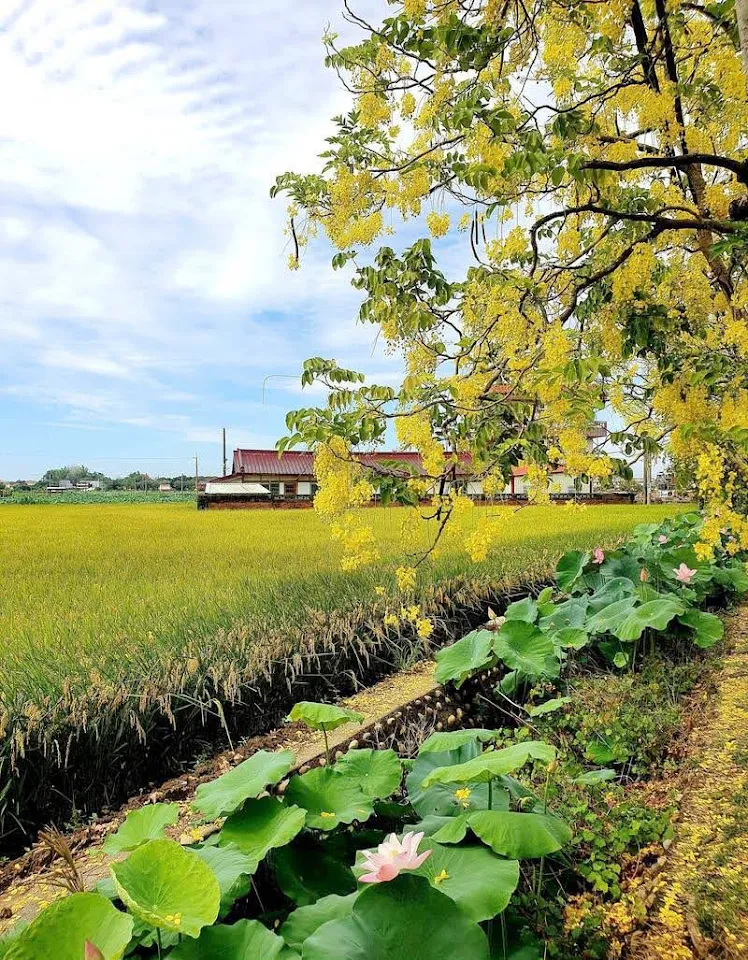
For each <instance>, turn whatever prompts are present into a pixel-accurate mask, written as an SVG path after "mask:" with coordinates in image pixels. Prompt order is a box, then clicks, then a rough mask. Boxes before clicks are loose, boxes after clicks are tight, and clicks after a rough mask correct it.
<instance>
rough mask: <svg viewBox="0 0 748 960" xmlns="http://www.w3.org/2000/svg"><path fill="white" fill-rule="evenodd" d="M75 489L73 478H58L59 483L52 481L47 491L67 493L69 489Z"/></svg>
mask: <svg viewBox="0 0 748 960" xmlns="http://www.w3.org/2000/svg"><path fill="white" fill-rule="evenodd" d="M73 489H74V487H73V481H72V480H58V481H57V483H51V484H50V485H49V486H48V487H47V493H66V492H67V491H68V490H73Z"/></svg>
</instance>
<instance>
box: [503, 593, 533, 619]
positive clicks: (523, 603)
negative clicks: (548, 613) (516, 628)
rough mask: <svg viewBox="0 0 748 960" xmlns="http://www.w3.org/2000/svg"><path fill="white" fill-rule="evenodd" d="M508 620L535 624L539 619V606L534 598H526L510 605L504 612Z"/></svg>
mask: <svg viewBox="0 0 748 960" xmlns="http://www.w3.org/2000/svg"><path fill="white" fill-rule="evenodd" d="M504 616H505V617H506V619H507V620H522V621H524V622H525V623H535V621H536V619H537V617H538V604H537V602H536V601H535V600H533V598H532V597H525V598H524V600H518V601H517V602H516V603H510V604H509V606H508V607H507V608H506V610H505V611H504Z"/></svg>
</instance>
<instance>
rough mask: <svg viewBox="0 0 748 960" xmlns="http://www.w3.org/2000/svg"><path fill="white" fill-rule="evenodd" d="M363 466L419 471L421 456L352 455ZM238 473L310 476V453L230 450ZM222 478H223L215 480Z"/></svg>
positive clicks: (465, 456) (519, 472)
mask: <svg viewBox="0 0 748 960" xmlns="http://www.w3.org/2000/svg"><path fill="white" fill-rule="evenodd" d="M356 456H357V458H358V459H359V460H360V461H361V463H363V464H364V466H367V467H373V466H375V465H377V464H381V463H388V461H390V462H392V461H397V462H399V463H402V464H407V465H408V466H410V467H414V468H415V469H416V470H418V471H421V470H422V466H421V454H420V453H416V452H415V451H412V450H377V451H375V452H373V453H360V454H356ZM459 460H460V463H459V466H458V467H457V472H458V473H459V474H460V475H463V476H464V475H466V474H469V473H470V469H469V465H470V462H471V457H470V454H469V453H461V454H459ZM550 472H551V473H563V472H564V468H563V467H554V468H553V469H552V470H551V471H550ZM512 473H513V474H514V476H515V477H524V476H525V474H526V473H527V467H512ZM241 474H259V475H261V476H268V477H279V476H285V477H295V476H309V477H311V476H314V454H313V453H312V452H311V451H310V450H286V451H284V452H283V453H282V454H280V455H278V451H277V450H234V467H233V474H232V476H231V478H229V477H226V478H225V479H226V480H228V479H236V477H237V476H238V475H241ZM218 479H219V480H220V479H223V478H220V477H219V478H218Z"/></svg>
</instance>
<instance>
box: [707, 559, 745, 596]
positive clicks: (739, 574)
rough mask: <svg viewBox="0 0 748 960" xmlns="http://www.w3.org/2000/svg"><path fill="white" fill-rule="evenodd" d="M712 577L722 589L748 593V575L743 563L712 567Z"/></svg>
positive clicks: (734, 562)
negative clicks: (726, 588)
mask: <svg viewBox="0 0 748 960" xmlns="http://www.w3.org/2000/svg"><path fill="white" fill-rule="evenodd" d="M712 576H713V577H714V580H715V582H716V583H718V584H719V585H720V586H722V587H728V588H730V589H732V590H734V591H735V592H736V593H746V592H748V573H747V572H746V569H745V566H744V565H743V564H742V563H739V562H736V561H733V562H732V563H731V564H730V565H729V566H725V567H712Z"/></svg>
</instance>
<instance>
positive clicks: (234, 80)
mask: <svg viewBox="0 0 748 960" xmlns="http://www.w3.org/2000/svg"><path fill="white" fill-rule="evenodd" d="M364 6H365V7H367V6H368V7H369V8H370V10H371V11H377V10H378V11H380V12H386V10H387V7H386V4H385V3H384V0H365V3H364ZM330 20H333V21H335V22H336V23H337V20H338V10H337V4H334V5H333V4H330V3H329V0H304V2H303V3H299V2H298V0H276V2H275V3H273V4H272V5H271V6H270V7H268V6H267V5H264V6H263V5H260V4H257V3H253V2H251V0H17V2H15V3H12V2H11V3H10V4H9V5H6V6H5V8H4V9H3V10H1V11H0V87H1V88H2V90H3V97H2V99H1V100H0V132H1V134H2V136H1V137H0V203H1V204H2V210H3V217H2V219H0V342H2V343H3V351H2V353H0V377H1V378H2V381H3V382H4V383H5V395H6V396H16V397H19V398H20V397H27V398H29V399H32V400H33V402H34V403H36V404H39V405H45V404H47V405H50V406H54V407H55V416H56V417H59V416H60V414H61V413H62V415H63V419H69V418H72V419H73V420H75V419H76V418H78V419H80V420H81V421H85V420H90V419H91V418H99V419H100V420H101V421H104V422H112V423H115V422H117V423H127V424H130V425H132V426H138V427H139V428H140V429H143V430H148V429H171V430H175V431H181V432H182V433H183V435H184V436H185V437H186V438H188V439H190V440H192V439H195V438H196V437H198V436H202V435H203V434H202V433H201V431H206V435H207V432H211V431H212V430H213V428H212V427H210V423H211V422H213V421H215V422H221V420H222V419H224V416H225V412H226V410H227V408H228V409H230V408H231V405H232V402H234V401H236V402H241V398H242V397H243V396H245V395H246V394H247V393H251V392H252V391H254V392H255V393H257V391H258V390H259V388H260V384H261V382H262V378H263V377H264V376H265V375H267V374H270V373H277V372H282V373H295V372H296V371H297V370H298V367H299V363H300V360H301V359H302V358H303V357H305V356H307V355H310V354H313V353H326V354H327V353H331V354H332V355H338V354H339V356H338V357H337V358H338V359H339V360H340V362H353V361H357V362H358V361H363V362H365V363H370V364H371V365H372V366H379V367H381V366H382V364H384V366H385V367H387V366H388V361H385V360H383V359H382V357H381V355H379V354H378V355H376V356H375V357H374V358H373V359H372V358H371V348H372V345H373V335H372V334H373V329H372V328H360V327H356V325H355V323H354V320H355V314H356V310H357V303H358V299H359V295H358V294H357V293H356V292H355V291H352V290H351V288H350V286H349V285H348V279H347V277H346V276H345V275H344V274H343V272H337V273H335V272H333V271H331V269H330V267H329V256H328V255H327V254H326V253H325V251H324V250H321V249H318V250H316V251H314V252H312V253H310V256H309V258H308V262H307V263H306V264H305V267H304V269H303V270H301V271H300V272H298V273H294V274H291V273H289V272H288V271H287V270H286V266H285V252H284V247H285V244H286V238H285V237H284V235H283V219H284V203H283V201H282V200H276V201H271V200H270V199H269V196H268V191H269V188H270V186H271V184H272V182H273V179H274V177H275V175H276V174H277V173H280V172H283V171H284V170H286V169H289V168H291V169H301V170H304V169H313V168H314V167H315V166H316V163H317V161H316V160H315V157H316V154H317V153H318V152H319V150H320V149H321V148H322V146H323V141H324V137H325V136H326V135H327V134H328V133H329V132H330V129H331V127H330V124H329V117H330V116H331V115H333V114H334V113H336V112H339V111H340V110H341V109H343V108H345V106H346V104H347V100H346V99H345V97H344V96H343V95H341V92H340V89H339V87H338V84H337V81H336V78H335V77H334V75H333V74H332V73H330V72H328V71H325V70H324V67H323V65H322V46H321V44H320V42H319V40H320V37H321V34H322V32H323V29H324V28H325V26H326V25H327V23H328V22H329V21H330ZM281 413H282V410H281V409H280V408H279V410H278V411H277V413H273V416H274V417H275V418H276V421H277V424H278V425H279V426H280V427H281V429H282V417H281V416H280V414H281ZM253 415H254V416H257V415H258V414H257V411H252V410H248V409H245V410H243V412H242V417H243V418H246V417H251V416H253ZM169 418H173V419H171V420H170V419H169ZM238 422H244V424H245V429H246V425H247V421H246V419H244V420H242V421H238ZM203 424H207V426H202V425H203ZM165 425H166V426H165ZM273 425H274V426H275V422H274V424H273ZM249 429H250V432H251V430H252V429H256V430H257V435H258V436H259V435H270V433H269V431H268V417H267V416H264V417H263V416H259V417H258V423H257V425H256V427H255V428H253V427H252V426H251V425H250V427H249Z"/></svg>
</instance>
